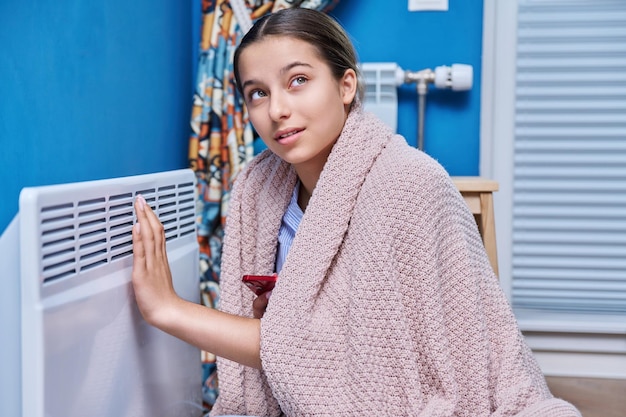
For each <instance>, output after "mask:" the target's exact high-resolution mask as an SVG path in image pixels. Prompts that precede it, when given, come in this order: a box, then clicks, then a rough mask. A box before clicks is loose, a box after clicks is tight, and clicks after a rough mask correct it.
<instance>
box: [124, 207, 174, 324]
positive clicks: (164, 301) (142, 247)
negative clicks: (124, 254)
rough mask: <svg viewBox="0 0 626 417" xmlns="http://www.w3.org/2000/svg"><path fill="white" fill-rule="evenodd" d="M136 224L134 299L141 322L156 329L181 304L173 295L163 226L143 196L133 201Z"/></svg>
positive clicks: (134, 235) (134, 229)
mask: <svg viewBox="0 0 626 417" xmlns="http://www.w3.org/2000/svg"><path fill="white" fill-rule="evenodd" d="M135 212H136V214H137V223H136V224H135V226H134V227H133V253H134V256H133V273H132V282H133V289H134V291H135V299H136V300H137V305H138V306H139V311H141V314H142V315H143V317H144V319H145V320H146V321H147V322H148V323H150V324H152V325H155V326H157V327H159V323H160V321H161V319H162V316H167V315H168V314H167V311H168V309H170V308H174V307H175V305H176V304H177V303H178V302H179V301H180V298H179V297H178V295H176V292H175V291H174V286H173V284H172V274H171V271H170V266H169V263H168V261H167V252H166V249H165V232H164V229H163V225H162V224H161V222H160V221H159V219H158V218H157V216H156V214H155V213H154V212H153V211H152V209H151V208H150V206H149V205H148V204H147V203H146V200H145V199H144V198H143V196H141V195H139V196H137V198H136V199H135Z"/></svg>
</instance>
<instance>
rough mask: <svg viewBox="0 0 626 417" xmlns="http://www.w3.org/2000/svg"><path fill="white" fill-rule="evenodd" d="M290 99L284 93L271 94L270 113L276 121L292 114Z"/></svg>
mask: <svg viewBox="0 0 626 417" xmlns="http://www.w3.org/2000/svg"><path fill="white" fill-rule="evenodd" d="M290 114H291V110H290V109H289V100H288V98H287V97H286V96H285V95H284V94H282V93H274V94H272V95H271V96H270V107H269V115H270V118H271V119H272V120H274V121H279V120H282V119H286V118H288V117H289V116H290Z"/></svg>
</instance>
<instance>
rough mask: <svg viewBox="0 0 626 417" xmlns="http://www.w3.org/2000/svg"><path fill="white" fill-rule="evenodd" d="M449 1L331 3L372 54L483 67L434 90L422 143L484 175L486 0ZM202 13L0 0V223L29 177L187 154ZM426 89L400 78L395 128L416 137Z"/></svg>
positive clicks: (50, 178) (139, 5)
mask: <svg viewBox="0 0 626 417" xmlns="http://www.w3.org/2000/svg"><path fill="white" fill-rule="evenodd" d="M383 3H384V4H385V5H384V6H382V4H383ZM449 3H450V10H449V11H447V12H409V11H408V10H407V5H408V1H407V0H394V1H391V2H381V1H378V0H358V1H357V0H341V1H340V2H339V4H338V6H337V7H336V8H335V10H334V11H333V13H332V14H333V15H334V16H335V17H337V18H338V19H339V21H340V22H341V23H342V24H343V25H344V26H345V27H346V29H347V30H348V32H349V33H350V34H351V36H352V38H353V40H354V42H355V45H356V47H357V51H358V53H359V56H360V58H361V60H362V61H364V62H373V61H381V62H397V63H398V64H399V65H400V66H401V67H402V68H404V69H410V70H419V69H423V68H434V67H435V66H438V65H450V64H452V63H456V62H459V63H466V64H471V65H473V66H474V89H473V90H471V91H470V92H466V93H452V92H449V91H440V90H433V89H431V90H430V92H429V94H428V96H427V106H426V124H425V130H426V132H425V143H426V146H425V148H426V151H427V152H428V153H429V154H431V155H433V156H434V157H435V158H437V159H438V160H439V161H440V162H441V163H442V164H443V165H444V167H446V169H448V171H449V172H450V173H451V174H452V175H476V174H477V173H478V153H479V152H478V149H479V148H478V134H479V109H480V104H479V103H480V91H479V88H478V87H479V86H480V78H479V76H480V56H481V38H482V1H481V0H450V1H449ZM199 21H200V0H191V1H190V2H178V1H172V2H152V1H148V0H136V1H133V2H127V1H123V0H109V1H106V2H85V1H80V0H56V1H54V2H38V3H37V4H36V5H35V4H32V3H29V2H24V1H20V0H3V1H2V2H0V184H1V185H2V191H1V193H0V233H1V232H2V231H4V229H5V228H6V226H7V225H8V223H9V222H10V221H11V219H12V218H13V216H15V214H16V213H17V208H18V197H19V192H20V190H21V189H22V187H26V186H34V185H47V184H56V183H63V182H73V181H83V180H92V179H100V178H108V177H118V176H126V175H134V174H142V173H148V172H155V171H162V170H168V169H177V168H185V167H187V140H188V137H189V113H190V110H191V96H192V85H193V77H194V75H193V74H194V73H195V61H196V58H197V51H196V46H197V41H198V38H199ZM381 22H382V23H381ZM416 102H417V94H416V91H415V86H414V85H409V86H403V87H402V88H401V89H400V96H399V104H400V109H399V121H398V130H399V132H400V133H401V134H403V135H404V136H405V137H406V138H407V139H408V140H409V142H410V143H412V144H415V142H416V140H415V138H416V131H417V117H416V115H417V105H416Z"/></svg>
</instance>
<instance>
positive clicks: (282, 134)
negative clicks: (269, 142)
mask: <svg viewBox="0 0 626 417" xmlns="http://www.w3.org/2000/svg"><path fill="white" fill-rule="evenodd" d="M303 130H304V129H285V130H281V131H279V132H277V133H276V134H275V135H274V140H277V141H281V140H285V139H287V138H290V137H291V136H294V135H297V134H298V133H300V132H302V131H303Z"/></svg>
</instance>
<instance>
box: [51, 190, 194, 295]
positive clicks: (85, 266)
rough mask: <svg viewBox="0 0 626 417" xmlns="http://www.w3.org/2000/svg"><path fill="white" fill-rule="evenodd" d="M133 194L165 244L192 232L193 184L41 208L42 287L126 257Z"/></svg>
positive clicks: (130, 253)
mask: <svg viewBox="0 0 626 417" xmlns="http://www.w3.org/2000/svg"><path fill="white" fill-rule="evenodd" d="M138 194H141V195H143V196H144V198H145V199H146V201H147V203H148V204H149V205H150V206H151V207H152V209H153V210H154V211H155V213H156V214H157V215H158V217H159V219H160V220H161V223H163V227H164V229H165V238H166V240H167V241H168V242H169V241H172V240H176V239H178V238H181V237H183V236H186V235H189V234H192V233H195V232H196V227H195V205H194V201H195V186H194V183H193V182H183V183H175V184H164V185H158V186H155V187H148V188H142V189H138V190H136V191H134V192H127V193H122V194H110V195H107V194H106V193H103V195H102V196H98V197H96V198H89V199H84V200H82V199H76V200H75V201H67V202H64V203H61V204H54V205H44V206H42V207H41V209H40V212H39V218H40V222H39V223H40V233H41V239H40V242H41V247H40V250H41V254H42V264H41V268H42V270H41V276H42V280H43V282H44V283H49V282H51V281H55V280H59V279H61V278H65V277H69V276H72V275H74V274H78V273H80V272H84V271H87V270H90V269H93V268H97V267H98V266H100V265H105V264H108V263H111V262H115V261H117V260H119V259H122V258H126V257H129V256H131V255H132V253H133V251H132V227H133V224H134V222H135V221H136V217H135V214H134V209H133V201H134V198H135V197H136V196H137V195H138Z"/></svg>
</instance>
